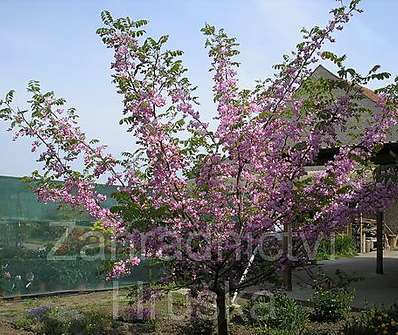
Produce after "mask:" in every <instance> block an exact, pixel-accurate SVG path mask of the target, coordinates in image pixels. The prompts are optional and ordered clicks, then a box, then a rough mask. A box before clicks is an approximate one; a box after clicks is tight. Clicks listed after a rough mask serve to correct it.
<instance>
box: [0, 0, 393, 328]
mask: <svg viewBox="0 0 398 335" xmlns="http://www.w3.org/2000/svg"><path fill="white" fill-rule="evenodd" d="M358 3H359V1H358V0H353V1H351V2H350V4H349V5H348V6H343V5H341V6H339V7H338V8H336V9H334V10H333V11H331V19H330V21H329V23H328V25H327V26H326V27H324V28H320V27H315V28H313V29H311V30H309V31H306V30H303V42H302V43H300V44H299V45H298V46H297V49H296V50H295V51H294V52H293V53H292V54H291V56H284V62H283V63H282V64H279V65H276V66H275V70H276V75H275V77H274V78H271V79H267V80H265V81H263V82H258V83H257V85H256V87H255V88H254V89H253V90H247V89H240V88H239V85H238V78H237V67H238V63H237V62H236V61H235V56H236V55H237V54H238V51H237V49H236V47H237V43H236V40H235V38H231V37H229V36H228V35H227V34H226V33H225V31H224V30H223V29H220V30H217V29H215V27H213V26H210V25H206V26H205V27H204V28H203V29H202V32H203V33H204V35H205V36H206V47H207V48H208V50H209V56H210V58H211V60H212V62H211V69H210V70H211V71H212V73H213V80H214V86H213V93H214V101H215V103H216V105H217V114H216V119H217V120H218V127H217V129H215V130H212V129H211V128H210V127H209V126H208V124H206V123H205V122H203V121H202V119H201V117H200V114H199V112H198V111H197V110H198V108H199V104H198V101H197V98H196V97H195V96H194V91H195V87H194V86H192V84H191V83H190V81H189V79H188V78H187V77H186V76H185V75H186V72H187V69H186V68H185V67H184V66H183V64H182V61H181V59H180V56H181V55H182V52H181V51H172V50H167V49H166V48H165V45H166V42H167V39H168V37H167V36H161V37H160V38H159V39H154V38H151V37H148V38H146V39H145V38H144V37H143V36H144V34H145V32H144V30H142V27H143V26H145V25H146V24H147V22H146V21H145V20H139V21H133V20H131V19H130V18H120V19H116V20H115V19H113V18H112V16H111V14H110V13H109V12H103V13H102V20H103V22H104V25H105V27H103V28H100V29H98V31H97V32H98V34H99V35H100V36H101V37H102V41H103V42H104V44H105V45H106V46H107V47H108V48H112V49H114V51H115V53H114V61H113V62H112V69H113V71H114V73H113V81H114V83H115V84H116V87H117V91H118V93H120V94H121V96H122V98H123V104H124V110H123V117H122V119H121V120H120V124H123V125H126V127H127V131H128V132H129V133H131V135H132V136H134V138H135V139H136V143H137V145H138V150H137V151H136V152H134V153H123V155H122V156H121V158H118V157H115V156H112V155H111V154H109V153H107V151H106V150H107V149H106V146H104V145H101V144H99V141H97V140H88V139H87V137H86V136H85V134H84V133H83V132H82V130H81V129H80V128H79V126H78V116H77V114H76V112H75V110H74V109H73V108H69V109H66V108H65V101H64V100H63V99H60V98H57V97H56V96H55V94H54V93H53V92H47V93H43V92H42V91H41V89H40V86H39V84H38V82H35V81H32V82H30V83H29V86H28V91H29V92H30V93H31V94H32V99H31V100H30V101H29V102H30V107H31V108H30V109H31V113H29V112H28V111H24V110H19V109H18V108H14V107H13V105H12V97H13V92H12V91H11V92H10V93H8V94H7V96H6V97H5V99H4V100H3V101H2V102H1V108H2V109H1V111H0V117H1V118H2V119H3V120H5V121H7V122H9V123H10V130H12V131H13V132H14V133H15V137H19V136H27V137H30V138H32V139H33V147H32V151H39V158H38V161H39V162H41V163H43V167H42V170H41V172H39V171H35V172H34V173H33V180H34V181H35V185H36V189H37V194H38V197H39V199H41V200H42V201H45V202H48V201H56V202H61V203H66V204H69V205H72V206H80V207H83V208H84V209H85V210H86V211H87V212H88V213H89V214H90V215H91V216H92V217H94V218H95V219H98V220H100V221H101V223H102V225H103V227H104V228H106V229H109V230H111V231H112V233H113V238H114V239H115V240H116V241H118V242H119V243H120V244H122V245H123V246H125V247H127V248H129V249H130V250H131V252H130V254H129V255H126V257H125V258H123V259H120V260H119V261H117V262H116V263H115V265H114V267H113V269H112V271H111V273H110V274H109V276H110V277H119V276H122V275H124V274H126V273H129V272H130V271H131V268H132V267H133V266H135V265H137V264H139V262H140V260H141V259H142V258H143V257H151V258H161V259H163V260H164V261H165V262H168V263H169V264H170V269H171V271H170V273H169V276H170V277H169V279H171V280H174V281H183V282H184V283H185V284H187V285H189V286H190V287H191V288H192V289H193V290H203V289H207V290H210V291H212V292H214V293H215V295H216V302H217V307H218V333H219V335H224V334H227V333H228V326H227V318H226V300H225V299H226V298H225V297H226V294H227V293H228V292H235V291H236V290H241V289H243V288H245V287H248V286H250V285H254V284H256V283H259V282H261V281H264V280H265V279H267V278H269V276H271V275H272V274H274V273H275V271H277V270H278V269H279V268H280V267H283V265H284V264H286V262H287V261H288V260H287V258H288V257H287V255H286V253H285V252H282V253H279V254H278V256H277V257H275V258H274V259H273V260H272V262H264V259H263V257H261V255H263V256H264V255H265V253H266V249H267V248H272V247H276V248H278V247H277V245H275V244H274V242H273V241H274V239H273V238H272V237H270V233H274V232H278V231H281V230H283V229H286V227H288V228H289V229H290V230H291V231H292V233H293V234H294V235H295V236H302V237H305V239H306V241H307V242H309V243H314V241H315V240H316V239H317V237H318V236H319V234H321V233H323V234H326V235H327V234H330V233H331V232H333V231H336V230H339V229H341V228H342V227H344V226H345V225H346V224H347V222H348V221H349V220H350V219H351V218H352V217H353V215H356V213H358V212H359V211H376V210H379V209H381V208H384V207H385V206H387V205H388V203H389V201H390V200H391V199H392V198H393V196H394V195H395V192H396V189H395V188H394V186H393V185H392V184H390V183H389V182H388V181H386V180H385V181H383V182H377V183H376V182H374V181H373V180H374V179H373V178H372V171H373V168H374V166H373V165H372V164H371V163H370V158H371V157H372V156H373V155H374V153H375V152H377V150H379V149H380V145H382V144H383V141H384V140H385V138H386V135H387V133H388V131H389V129H390V128H391V126H393V125H394V124H395V123H396V117H397V110H396V102H397V100H396V96H397V94H396V93H397V85H396V84H392V85H390V86H388V87H387V88H386V89H385V90H383V91H381V93H380V94H379V96H378V105H379V111H378V112H377V113H371V112H370V111H368V110H366V109H365V108H364V107H362V105H361V104H360V99H361V85H364V84H367V83H368V82H369V81H370V80H372V79H384V78H385V77H388V74H386V73H380V72H378V69H379V67H374V68H373V69H372V70H371V71H370V72H369V73H368V74H367V75H360V74H358V73H357V72H356V71H354V70H353V69H351V68H345V67H344V65H343V61H344V57H338V56H336V55H334V54H333V53H331V52H326V51H324V50H323V47H324V44H325V43H326V42H328V41H331V42H333V38H332V34H333V33H334V32H335V31H336V30H341V29H343V26H344V25H345V24H346V23H347V22H349V20H350V19H351V17H352V15H353V14H354V13H355V12H360V10H359V9H358ZM322 58H323V59H329V60H330V61H332V62H334V63H335V64H336V65H337V66H339V68H340V71H339V75H340V77H341V79H339V80H334V81H331V80H324V79H319V80H310V79H308V76H309V74H310V73H311V69H312V67H313V65H314V64H315V63H317V62H318V61H319V60H320V59H322ZM337 91H338V92H340V94H339V96H338V97H336V95H335V92H337ZM364 113H367V114H369V115H368V118H367V120H368V121H367V123H365V124H361V126H362V127H363V131H362V132H361V134H359V135H357V136H356V137H355V138H353V139H352V141H350V142H349V143H348V144H347V143H343V142H342V141H341V140H340V139H339V138H340V137H339V134H341V133H342V132H344V131H345V130H346V129H347V127H352V126H353V122H354V123H355V122H357V121H356V120H359V119H360V118H361V115H363V114H364ZM325 146H333V147H338V148H339V151H338V153H337V154H336V155H335V156H334V157H333V158H332V159H331V160H330V161H329V162H328V163H327V164H326V167H325V169H324V170H322V171H321V172H320V173H318V174H315V175H308V174H307V173H306V166H308V165H311V164H314V163H315V162H316V159H317V156H318V153H319V151H320V149H321V148H322V147H325ZM73 162H78V163H79V164H73ZM72 165H73V166H75V165H79V166H81V167H82V169H81V170H79V171H78V170H76V169H74V168H73V167H72ZM104 179H106V180H107V182H108V184H110V185H114V186H117V187H118V192H116V193H115V195H114V197H115V199H116V200H117V206H115V207H114V208H112V209H107V208H105V207H104V206H103V202H104V200H105V197H104V195H102V194H99V193H98V192H97V191H96V190H95V183H97V182H98V181H101V180H104ZM59 180H62V181H63V183H59V182H58V181H59ZM300 255H301V260H303V259H305V258H306V257H307V256H306V255H305V254H304V253H302V254H300ZM299 260H300V259H299Z"/></svg>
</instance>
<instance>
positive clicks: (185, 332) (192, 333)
mask: <svg viewBox="0 0 398 335" xmlns="http://www.w3.org/2000/svg"><path fill="white" fill-rule="evenodd" d="M214 329H215V325H214V320H212V319H208V318H202V317H191V318H190V319H189V321H188V323H187V324H186V325H185V326H184V327H182V328H181V329H180V332H179V335H212V334H213V332H214Z"/></svg>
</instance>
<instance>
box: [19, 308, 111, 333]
mask: <svg viewBox="0 0 398 335" xmlns="http://www.w3.org/2000/svg"><path fill="white" fill-rule="evenodd" d="M37 309H40V307H39V308H37ZM15 324H16V327H17V328H20V329H25V330H30V331H33V332H34V333H35V334H42V335H49V334H51V335H100V334H108V333H109V331H110V330H111V329H112V328H113V327H114V321H113V320H112V318H111V317H109V316H108V315H105V314H103V313H101V312H97V311H88V312H80V311H78V310H74V309H66V308H61V307H51V308H49V309H48V310H47V309H45V312H43V313H42V314H41V315H40V316H37V315H34V314H32V313H30V314H28V315H27V316H23V317H22V318H20V319H18V320H17V321H16V323H15Z"/></svg>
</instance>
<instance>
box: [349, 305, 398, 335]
mask: <svg viewBox="0 0 398 335" xmlns="http://www.w3.org/2000/svg"><path fill="white" fill-rule="evenodd" d="M397 333H398V305H394V306H392V307H391V308H390V309H388V310H382V309H379V308H373V309H371V310H368V311H363V312H362V313H361V314H360V315H359V316H357V317H355V318H353V319H351V320H348V321H347V322H346V324H345V326H344V334H345V335H377V334H386V335H396V334H397Z"/></svg>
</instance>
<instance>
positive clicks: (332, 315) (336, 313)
mask: <svg viewBox="0 0 398 335" xmlns="http://www.w3.org/2000/svg"><path fill="white" fill-rule="evenodd" d="M353 299H354V293H353V292H352V291H349V290H348V289H346V288H331V289H326V288H317V289H316V290H315V293H314V296H313V297H312V300H311V301H312V304H313V312H312V317H313V319H314V320H316V321H337V320H342V319H344V318H345V317H346V316H347V315H348V313H349V312H350V311H351V304H352V301H353Z"/></svg>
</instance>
